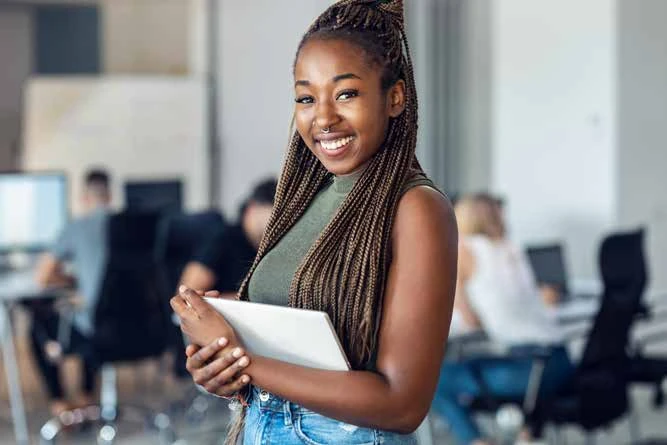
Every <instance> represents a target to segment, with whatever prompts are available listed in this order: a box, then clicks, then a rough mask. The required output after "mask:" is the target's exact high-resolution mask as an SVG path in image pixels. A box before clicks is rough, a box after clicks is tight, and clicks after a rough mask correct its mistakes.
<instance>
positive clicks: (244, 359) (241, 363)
mask: <svg viewBox="0 0 667 445" xmlns="http://www.w3.org/2000/svg"><path fill="white" fill-rule="evenodd" d="M249 362H250V360H248V357H242V358H241V359H240V360H239V362H238V363H239V367H240V368H243V367H244V366H248V363H249Z"/></svg>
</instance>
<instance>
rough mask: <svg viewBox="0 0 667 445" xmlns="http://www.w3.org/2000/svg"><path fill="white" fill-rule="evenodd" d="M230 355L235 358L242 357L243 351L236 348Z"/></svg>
mask: <svg viewBox="0 0 667 445" xmlns="http://www.w3.org/2000/svg"><path fill="white" fill-rule="evenodd" d="M232 355H233V356H234V357H236V358H239V357H241V356H242V355H243V351H242V350H241V348H236V349H234V352H232Z"/></svg>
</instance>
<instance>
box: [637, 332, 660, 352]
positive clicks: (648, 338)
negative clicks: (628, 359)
mask: <svg viewBox="0 0 667 445" xmlns="http://www.w3.org/2000/svg"><path fill="white" fill-rule="evenodd" d="M665 340H667V330H662V331H657V332H651V333H649V334H646V335H644V336H642V337H640V338H637V339H635V340H634V341H633V343H634V345H635V346H636V347H638V348H639V349H642V348H644V347H645V346H647V345H649V344H651V343H655V342H659V341H665Z"/></svg>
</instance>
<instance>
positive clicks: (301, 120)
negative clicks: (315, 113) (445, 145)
mask: <svg viewBox="0 0 667 445" xmlns="http://www.w3.org/2000/svg"><path fill="white" fill-rule="evenodd" d="M312 122H313V119H312V117H311V113H310V111H308V110H299V111H296V112H295V113H294V123H295V125H296V131H298V132H299V135H300V136H301V138H302V139H303V140H304V141H305V142H306V144H307V145H309V146H310V128H311V125H312Z"/></svg>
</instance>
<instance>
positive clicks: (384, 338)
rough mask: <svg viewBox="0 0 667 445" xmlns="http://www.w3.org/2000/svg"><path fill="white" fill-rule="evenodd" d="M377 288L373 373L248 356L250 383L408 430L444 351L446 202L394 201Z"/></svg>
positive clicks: (449, 258) (328, 411) (336, 413)
mask: <svg viewBox="0 0 667 445" xmlns="http://www.w3.org/2000/svg"><path fill="white" fill-rule="evenodd" d="M392 242H393V260H392V264H391V267H390V270H389V276H388V282H387V286H386V290H385V296H384V304H383V317H382V321H381V326H380V341H379V350H378V359H377V368H378V372H377V373H375V372H368V371H353V372H333V371H321V370H313V369H309V368H304V367H300V366H295V365H291V364H287V363H284V362H278V361H276V360H271V359H268V358H265V357H259V356H253V355H252V354H249V355H250V366H248V368H247V369H246V370H245V373H247V374H248V375H249V376H250V377H251V378H252V381H253V383H254V384H256V385H257V386H259V387H261V388H264V389H266V390H267V391H269V392H271V393H274V394H276V395H278V396H280V397H283V398H285V399H288V400H291V401H293V402H295V403H298V404H300V405H302V406H305V407H307V408H309V409H312V410H313V411H316V412H318V413H322V414H323V415H326V416H330V417H333V418H336V419H340V420H343V421H346V422H349V423H352V424H355V425H361V426H368V427H375V428H381V429H387V430H393V431H398V432H402V433H408V432H412V431H414V430H415V429H416V428H417V427H418V426H419V424H420V423H421V421H422V420H423V418H424V417H425V416H426V414H427V413H428V410H429V407H430V404H431V400H432V397H433V393H434V392H435V387H436V384H437V380H438V375H439V372H440V365H441V361H442V359H443V355H444V352H445V343H446V337H447V333H448V331H449V323H450V320H451V311H452V306H453V299H454V298H453V297H454V288H455V282H456V255H457V249H456V245H457V232H456V223H455V220H454V216H453V214H452V212H451V209H450V207H449V204H448V203H446V201H445V200H444V199H443V198H442V197H441V196H440V195H439V194H437V192H435V191H433V190H431V189H428V188H424V187H418V188H415V189H412V190H410V191H409V192H407V193H406V194H405V196H404V197H403V199H402V200H401V202H400V204H399V208H398V212H397V216H396V221H395V225H394V232H393V241H392Z"/></svg>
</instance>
